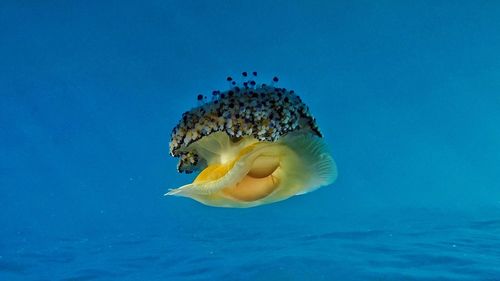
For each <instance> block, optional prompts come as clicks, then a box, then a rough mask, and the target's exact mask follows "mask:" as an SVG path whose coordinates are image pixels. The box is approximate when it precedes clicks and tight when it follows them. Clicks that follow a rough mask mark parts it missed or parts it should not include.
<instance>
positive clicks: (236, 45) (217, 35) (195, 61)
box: [0, 0, 500, 281]
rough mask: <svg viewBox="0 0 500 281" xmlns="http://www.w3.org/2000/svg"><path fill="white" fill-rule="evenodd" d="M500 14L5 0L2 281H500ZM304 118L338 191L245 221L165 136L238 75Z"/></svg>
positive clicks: (0, 74) (1, 9)
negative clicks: (209, 194)
mask: <svg viewBox="0 0 500 281" xmlns="http://www.w3.org/2000/svg"><path fill="white" fill-rule="evenodd" d="M499 15H500V2H498V1H355V2H353V1H343V2H339V1H156V0H153V1H49V0H46V1H30V0H19V1H18V0H3V1H0V106H1V110H0V208H1V211H0V280H23V281H24V280H33V281H42V280H61V281H62V280H79V281H83V280H92V281H93V280H96V281H97V280H119V281H126V280H146V281H149V280H300V281H302V280H340V281H350V280H362V281H366V280H394V281H399V280H418V281H431V280H433V281H434V280H443V281H445V280H461V281H466V280H467V281H469V280H470V281H477V280H492V281H493V280H500V125H499V124H500V32H499V30H500V17H499ZM242 71H258V72H259V80H260V81H259V82H265V83H267V82H269V81H270V80H271V78H272V77H273V76H274V75H278V76H279V77H280V81H279V85H281V86H283V87H286V88H290V89H294V90H295V91H296V92H297V93H298V94H299V95H300V96H301V97H302V99H303V100H304V102H305V103H307V104H308V105H309V107H310V109H311V112H312V113H313V114H314V116H315V117H316V118H317V120H318V124H319V126H320V128H321V130H322V132H323V133H324V135H325V140H326V142H327V143H328V145H329V147H330V149H331V151H332V154H333V156H334V158H335V160H336V162H337V164H338V169H339V178H338V180H337V181H336V182H335V183H334V184H333V185H331V186H327V187H324V188H321V189H319V190H317V191H315V192H313V193H310V194H307V195H303V196H297V197H294V198H291V199H289V200H286V201H282V202H279V203H276V204H271V205H266V206H261V207H257V208H250V209H221V208H210V207H206V206H204V205H201V204H199V203H197V202H195V201H193V200H189V199H186V198H174V197H164V196H163V194H164V193H165V192H166V191H168V189H169V188H174V187H178V186H181V185H183V184H185V183H188V182H190V181H191V180H192V179H193V175H184V174H178V173H177V172H176V159H173V158H171V157H170V156H169V155H168V142H169V138H170V132H171V129H172V128H173V127H174V126H175V125H176V123H177V122H178V120H179V119H180V118H181V114H182V113H183V112H184V111H186V110H188V109H190V108H191V107H193V106H195V105H196V96H197V94H198V93H205V94H209V93H211V91H212V90H214V89H219V90H224V89H227V87H228V85H227V82H226V81H225V78H226V76H227V75H233V76H234V77H239V75H240V73H241V72H242Z"/></svg>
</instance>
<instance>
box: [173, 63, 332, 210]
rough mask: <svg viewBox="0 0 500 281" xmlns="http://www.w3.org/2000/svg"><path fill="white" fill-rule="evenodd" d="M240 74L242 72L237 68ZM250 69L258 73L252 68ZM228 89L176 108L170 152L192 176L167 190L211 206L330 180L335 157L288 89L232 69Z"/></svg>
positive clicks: (294, 191)
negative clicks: (178, 115) (236, 76)
mask: <svg viewBox="0 0 500 281" xmlns="http://www.w3.org/2000/svg"><path fill="white" fill-rule="evenodd" d="M243 76H244V77H245V78H248V77H249V75H248V74H247V73H246V72H244V73H243ZM253 76H257V73H256V72H254V73H253ZM227 80H228V81H229V83H230V84H231V87H230V89H229V90H227V91H224V92H220V91H214V92H213V93H212V95H213V96H212V98H211V99H210V101H208V100H207V98H206V97H204V96H202V95H198V100H199V102H200V105H199V106H198V107H196V108H193V109H191V110H190V111H187V112H185V113H184V114H183V116H182V119H181V120H180V122H179V123H178V125H177V126H176V127H175V128H174V129H173V132H172V138H171V141H170V154H171V155H172V156H174V157H178V158H179V164H178V166H177V169H178V171H179V172H185V173H191V172H194V171H199V174H198V176H197V177H196V178H195V180H194V181H193V182H192V183H190V184H186V185H184V186H181V187H179V188H176V189H171V190H170V191H169V192H167V194H166V195H174V196H184V197H189V198H192V199H194V200H196V201H199V202H201V203H203V204H206V205H209V206H215V207H232V208H246V207H254V206H259V205H262V204H268V203H273V202H277V201H281V200H285V199H287V198H289V197H291V196H294V195H299V194H304V193H307V192H311V191H313V190H315V189H317V188H319V187H321V186H325V185H328V184H331V183H333V182H334V181H335V179H336V178H337V168H336V165H335V162H334V160H333V158H332V156H331V155H330V153H329V152H328V149H327V146H326V144H325V142H324V140H323V136H322V134H321V132H320V131H319V128H318V126H317V125H316V120H315V119H314V118H313V117H312V115H311V114H310V112H309V109H308V108H307V106H306V105H305V104H304V103H303V102H302V100H301V99H300V97H299V96H298V95H296V94H295V93H294V91H291V90H287V89H284V88H279V87H276V84H275V83H276V82H277V81H278V78H277V77H274V78H273V82H272V84H271V85H266V84H256V82H255V81H254V80H251V78H250V79H248V80H247V81H245V82H243V83H242V84H241V85H238V84H236V83H235V82H234V81H233V80H232V78H231V77H228V78H227Z"/></svg>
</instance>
